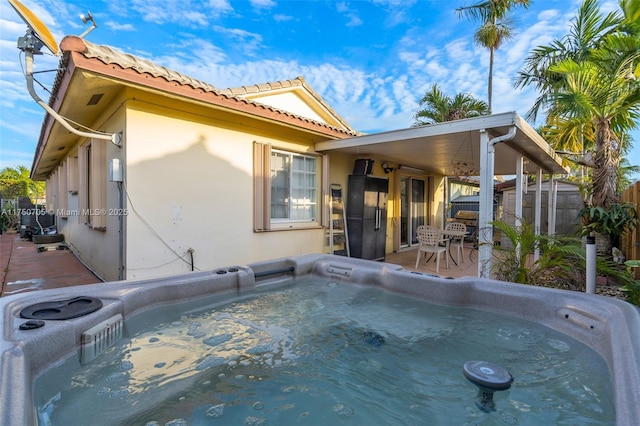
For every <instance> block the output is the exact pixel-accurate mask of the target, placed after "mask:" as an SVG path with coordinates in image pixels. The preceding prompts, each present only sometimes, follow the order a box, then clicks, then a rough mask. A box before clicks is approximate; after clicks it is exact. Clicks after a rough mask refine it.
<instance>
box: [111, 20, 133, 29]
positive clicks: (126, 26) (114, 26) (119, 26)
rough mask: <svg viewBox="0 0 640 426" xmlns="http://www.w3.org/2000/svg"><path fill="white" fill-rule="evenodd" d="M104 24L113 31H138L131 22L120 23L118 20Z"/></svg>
mask: <svg viewBox="0 0 640 426" xmlns="http://www.w3.org/2000/svg"><path fill="white" fill-rule="evenodd" d="M104 25H105V26H106V27H107V28H109V29H110V30H112V31H136V28H135V27H134V26H133V25H131V24H118V23H117V22H113V21H107V22H106V23H105V24H104Z"/></svg>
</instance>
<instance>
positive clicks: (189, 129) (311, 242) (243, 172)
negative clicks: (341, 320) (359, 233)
mask: <svg viewBox="0 0 640 426" xmlns="http://www.w3.org/2000/svg"><path fill="white" fill-rule="evenodd" d="M177 106H179V105H178V104H176V105H173V107H177ZM251 127H252V126H251V125H243V123H237V124H236V128H234V126H233V123H229V122H224V123H220V122H219V121H218V120H216V119H215V118H213V117H211V116H210V117H207V116H205V115H202V114H188V113H186V112H184V111H180V110H175V109H170V108H167V107H163V106H158V105H154V104H152V103H149V102H133V101H132V102H129V103H128V112H127V131H126V182H127V185H126V188H127V208H128V212H129V214H128V216H127V262H126V263H127V279H137V278H147V277H155V276H163V275H169V274H175V273H182V272H187V271H190V270H191V267H192V266H191V254H190V252H189V251H190V249H191V250H192V251H193V266H194V269H196V270H209V269H212V268H214V267H217V266H221V265H238V264H247V263H250V262H255V261H259V260H265V259H269V258H274V257H282V256H290V255H294V254H302V253H312V252H322V251H323V233H324V231H323V229H306V230H293V231H272V232H262V233H257V232H254V231H253V199H254V192H253V143H254V142H256V141H258V142H262V143H271V144H272V145H273V146H274V148H286V149H292V150H297V151H302V152H309V151H310V146H312V144H311V142H309V143H307V144H303V143H300V142H299V141H291V140H283V138H278V137H276V135H274V134H272V133H271V134H270V133H269V132H268V131H265V130H261V129H259V128H258V127H256V128H253V129H252V128H251Z"/></svg>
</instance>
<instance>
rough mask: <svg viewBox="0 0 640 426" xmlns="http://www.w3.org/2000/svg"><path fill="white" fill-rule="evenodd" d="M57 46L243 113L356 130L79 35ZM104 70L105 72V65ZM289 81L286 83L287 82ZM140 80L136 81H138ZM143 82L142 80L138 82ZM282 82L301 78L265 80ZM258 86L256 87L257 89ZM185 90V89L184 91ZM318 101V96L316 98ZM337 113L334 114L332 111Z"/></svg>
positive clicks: (347, 131)
mask: <svg viewBox="0 0 640 426" xmlns="http://www.w3.org/2000/svg"><path fill="white" fill-rule="evenodd" d="M60 48H61V50H62V51H63V52H64V53H65V58H64V59H63V62H65V61H67V60H68V59H69V58H67V57H66V55H68V54H69V53H70V52H78V53H80V54H81V55H82V56H83V57H84V58H86V59H89V60H99V61H100V62H102V63H103V64H106V65H109V66H111V67H113V66H117V67H118V68H121V69H122V70H132V71H135V72H136V73H137V74H139V75H150V76H152V77H154V78H156V79H163V80H164V81H166V82H170V83H176V85H175V87H176V91H177V88H182V89H184V88H192V89H193V90H192V93H193V96H195V95H196V94H201V93H209V94H211V95H213V96H211V97H209V98H208V99H207V100H208V101H209V102H211V103H215V104H217V105H221V106H225V107H227V108H229V109H236V110H241V111H243V112H245V113H247V112H248V113H251V114H254V115H256V116H260V117H268V118H270V119H276V120H281V121H285V122H287V123H289V124H293V125H296V123H297V125H300V126H301V127H306V128H310V127H311V128H315V129H317V130H319V131H321V132H324V133H330V134H334V135H335V134H342V135H344V136H345V137H346V136H356V135H357V134H358V133H357V132H355V131H354V130H353V129H351V127H350V126H349V125H348V124H347V123H345V122H343V121H342V120H341V121H340V122H341V124H343V125H344V128H338V127H335V126H331V125H328V124H327V123H322V122H319V121H316V120H312V119H310V118H306V117H302V116H299V115H296V114H294V113H291V112H289V111H284V110H281V109H278V108H275V107H272V106H269V105H264V104H261V103H259V102H254V101H252V100H247V99H243V98H242V97H241V96H238V95H240V93H239V92H237V91H238V89H222V90H221V89H218V88H216V87H215V86H213V85H211V84H209V83H206V82H203V81H200V80H197V79H194V78H191V77H189V76H187V75H185V74H182V73H179V72H177V71H173V70H170V69H168V68H165V67H163V66H160V65H158V64H155V63H154V62H152V61H149V60H146V59H142V58H139V57H137V56H134V55H130V54H126V53H122V52H120V51H118V50H116V49H113V48H111V47H109V46H103V45H96V44H93V43H91V42H89V41H87V40H85V39H81V38H79V37H76V36H67V37H65V38H64V39H63V40H62V42H61V43H60ZM105 73H107V74H108V72H107V70H106V69H105ZM287 82H289V83H287ZM138 83H139V84H140V82H138ZM142 84H144V83H142ZM278 84H280V85H283V86H282V87H285V86H284V85H286V84H291V85H294V84H300V85H302V84H304V81H303V80H302V78H297V79H294V80H285V81H283V82H277V83H267V85H269V86H270V87H273V85H278ZM243 87H247V88H255V89H245V90H263V89H264V87H266V85H256V86H243ZM258 88H259V89H258ZM57 89H58V87H55V86H54V91H53V93H54V94H55V93H56V91H57ZM307 89H308V90H309V91H310V92H311V93H313V94H314V95H315V96H317V95H316V94H315V93H314V92H313V90H310V88H308V87H307ZM187 92H188V91H187ZM181 93H182V94H185V90H181ZM319 100H320V101H321V98H320V99H319ZM323 104H324V105H325V107H328V105H326V104H325V103H323ZM336 116H337V114H336Z"/></svg>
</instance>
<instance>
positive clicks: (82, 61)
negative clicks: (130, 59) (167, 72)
mask: <svg viewBox="0 0 640 426" xmlns="http://www.w3.org/2000/svg"><path fill="white" fill-rule="evenodd" d="M71 55H72V60H73V62H74V63H75V66H76V68H82V69H84V70H86V71H90V72H93V73H96V74H99V75H102V76H107V77H111V78H113V79H115V80H117V82H118V83H120V84H125V83H128V84H130V85H135V86H138V87H147V88H153V89H155V90H157V91H158V92H159V93H162V94H164V95H167V93H168V92H167V88H166V87H167V86H169V85H170V86H171V93H172V94H174V95H177V96H178V97H180V98H181V99H194V100H198V101H201V102H202V103H203V104H205V105H207V106H208V107H217V108H224V109H227V110H233V111H236V112H238V113H243V114H244V115H246V116H248V117H252V118H254V119H258V120H263V121H271V122H272V121H276V122H278V123H281V124H284V125H286V126H288V127H294V128H295V127H297V128H303V129H306V130H309V131H312V132H314V133H316V134H318V135H322V136H326V137H338V138H343V137H345V136H346V135H347V133H346V132H340V131H338V130H334V129H333V128H331V127H330V126H322V125H321V124H320V123H318V124H316V122H312V121H311V120H303V119H300V118H298V117H297V116H295V115H294V114H289V113H287V112H286V111H275V110H273V109H271V108H269V107H267V106H263V105H260V104H256V103H252V102H250V101H247V100H243V99H238V98H235V97H229V96H226V95H221V94H217V93H214V92H209V91H205V90H203V89H201V88H198V89H196V88H193V87H192V86H188V85H181V84H179V83H177V82H169V81H167V80H166V79H164V78H163V77H154V76H150V75H149V74H140V73H139V72H138V71H136V70H133V69H131V68H126V69H123V68H122V67H120V66H119V65H117V64H105V63H104V62H102V61H101V60H100V59H98V58H87V57H85V56H84V55H83V54H81V53H79V52H71ZM163 86H165V87H163ZM258 110H259V111H260V112H261V113H262V114H257V111H258ZM294 120H295V123H294V122H293V121H294Z"/></svg>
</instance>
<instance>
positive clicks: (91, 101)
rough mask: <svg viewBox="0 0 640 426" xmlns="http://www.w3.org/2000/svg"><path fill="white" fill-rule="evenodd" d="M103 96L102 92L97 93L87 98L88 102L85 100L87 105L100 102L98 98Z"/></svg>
mask: <svg viewBox="0 0 640 426" xmlns="http://www.w3.org/2000/svg"><path fill="white" fill-rule="evenodd" d="M103 96H104V93H97V94H95V95H93V96H92V97H91V99H89V102H87V106H91V105H96V104H97V103H98V102H100V99H102V97H103Z"/></svg>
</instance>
